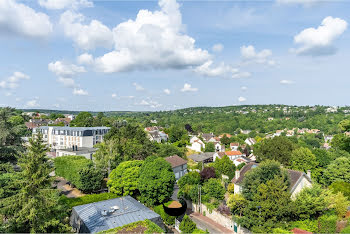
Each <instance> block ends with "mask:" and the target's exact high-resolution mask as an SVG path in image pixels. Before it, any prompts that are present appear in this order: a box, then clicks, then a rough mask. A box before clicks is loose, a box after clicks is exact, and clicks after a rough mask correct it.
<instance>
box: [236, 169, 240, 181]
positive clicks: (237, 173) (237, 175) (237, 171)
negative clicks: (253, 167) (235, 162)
mask: <svg viewBox="0 0 350 234" xmlns="http://www.w3.org/2000/svg"><path fill="white" fill-rule="evenodd" d="M239 177H240V171H239V170H236V174H235V179H236V180H238V178H239Z"/></svg>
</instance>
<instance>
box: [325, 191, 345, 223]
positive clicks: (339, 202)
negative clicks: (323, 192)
mask: <svg viewBox="0 0 350 234" xmlns="http://www.w3.org/2000/svg"><path fill="white" fill-rule="evenodd" d="M328 203H329V205H328V208H333V209H334V210H335V213H336V214H337V215H338V217H339V218H340V219H343V218H344V217H345V215H346V212H347V211H348V207H349V205H350V202H349V200H348V199H347V198H346V197H345V196H344V195H343V194H342V193H341V192H338V193H336V194H332V195H331V196H329V197H328Z"/></svg>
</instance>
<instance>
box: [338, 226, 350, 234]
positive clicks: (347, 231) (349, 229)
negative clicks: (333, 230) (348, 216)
mask: <svg viewBox="0 0 350 234" xmlns="http://www.w3.org/2000/svg"><path fill="white" fill-rule="evenodd" d="M340 233H350V226H347V227H346V228H344V229H343V230H341V231H340Z"/></svg>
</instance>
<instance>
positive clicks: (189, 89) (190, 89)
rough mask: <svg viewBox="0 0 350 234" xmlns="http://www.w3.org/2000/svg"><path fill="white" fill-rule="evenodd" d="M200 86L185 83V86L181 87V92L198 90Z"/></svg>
mask: <svg viewBox="0 0 350 234" xmlns="http://www.w3.org/2000/svg"><path fill="white" fill-rule="evenodd" d="M197 91H198V88H192V85H190V84H188V83H185V84H184V87H183V88H182V89H181V92H197Z"/></svg>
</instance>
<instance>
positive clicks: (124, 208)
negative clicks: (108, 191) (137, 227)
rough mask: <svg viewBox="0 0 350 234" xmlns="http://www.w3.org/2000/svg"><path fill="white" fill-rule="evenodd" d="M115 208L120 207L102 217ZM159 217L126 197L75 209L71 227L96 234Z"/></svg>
mask: <svg viewBox="0 0 350 234" xmlns="http://www.w3.org/2000/svg"><path fill="white" fill-rule="evenodd" d="M113 206H118V207H119V209H117V210H116V211H114V212H108V215H105V216H104V215H102V212H103V211H104V210H106V211H108V210H110V209H111V207H113ZM159 217H160V216H159V215H158V214H157V213H155V212H154V211H152V210H150V209H149V208H147V207H146V206H144V205H143V204H142V203H140V202H138V201H137V200H135V199H134V198H132V197H130V196H126V197H120V198H114V199H109V200H105V201H100V202H94V203H90V204H86V205H81V206H75V207H73V210H72V216H71V225H72V227H73V228H77V229H80V230H78V231H79V232H90V233H96V232H100V231H103V230H109V229H112V228H116V227H120V226H123V225H126V224H129V223H133V222H137V221H143V220H145V219H154V218H159Z"/></svg>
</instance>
